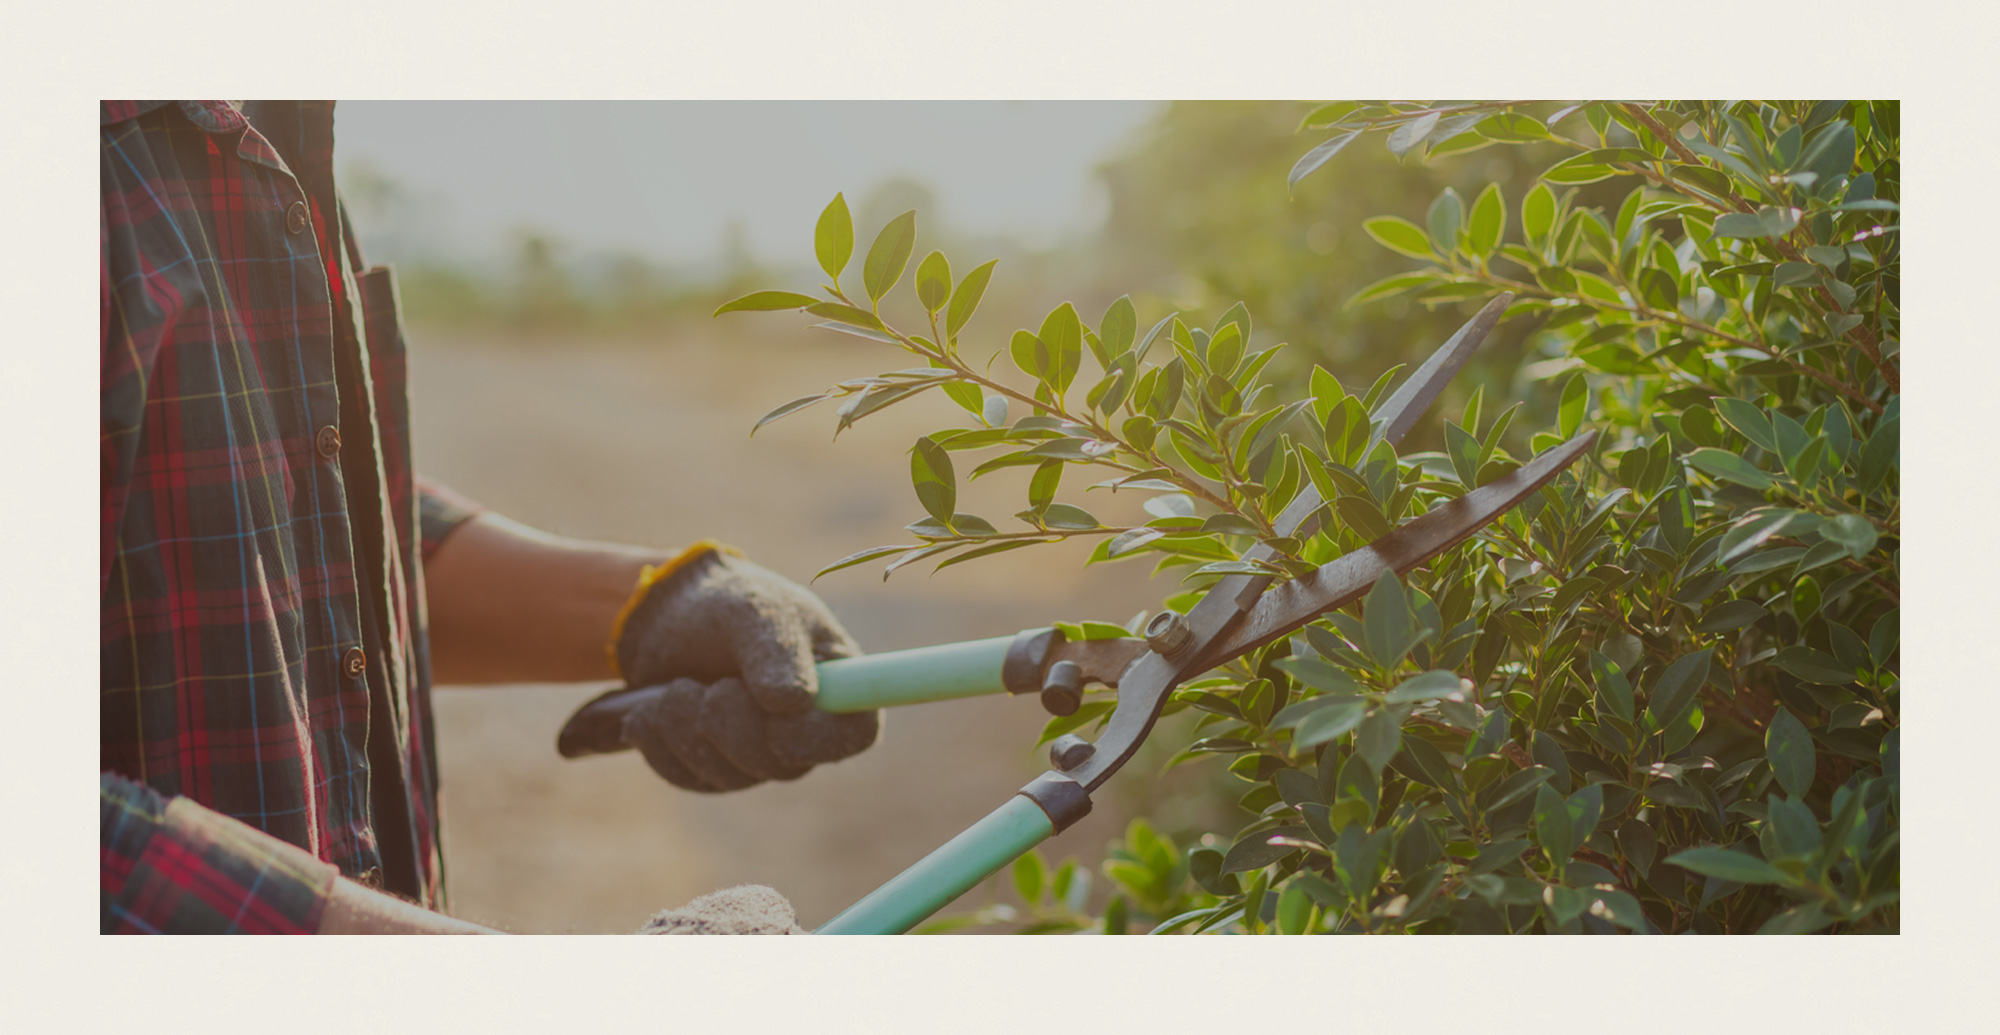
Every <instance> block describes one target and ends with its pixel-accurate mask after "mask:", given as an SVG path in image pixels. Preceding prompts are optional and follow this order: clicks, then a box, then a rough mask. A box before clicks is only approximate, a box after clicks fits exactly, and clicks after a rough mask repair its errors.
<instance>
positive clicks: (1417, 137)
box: [1386, 111, 1443, 158]
mask: <svg viewBox="0 0 2000 1035" xmlns="http://www.w3.org/2000/svg"><path fill="white" fill-rule="evenodd" d="M1442 116H1443V113H1442V112H1436V111H1433V112H1426V113H1424V114H1422V115H1419V116H1417V117H1416V118H1414V119H1411V120H1410V121H1408V122H1405V123H1403V124H1402V125H1400V126H1397V127H1396V128H1395V129H1393V130H1391V131H1390V132H1389V139H1388V140H1387V141H1386V143H1387V144H1388V145H1389V150H1390V151H1391V152H1392V153H1394V154H1395V156H1396V157H1398V158H1401V157H1403V156H1404V155H1406V154H1408V153H1409V151H1410V149H1411V148H1413V147H1415V146H1417V145H1418V144H1421V143H1423V142H1424V138H1425V137H1428V136H1430V134H1431V130H1434V129H1436V128H1437V124H1438V119H1439V118H1441V117H1442Z"/></svg>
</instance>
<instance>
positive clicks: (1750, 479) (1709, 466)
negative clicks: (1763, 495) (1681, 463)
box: [1688, 447, 1777, 490]
mask: <svg viewBox="0 0 2000 1035" xmlns="http://www.w3.org/2000/svg"><path fill="white" fill-rule="evenodd" d="M1688 462H1689V463H1691V464H1693V465H1694V466H1695V468H1696V469H1697V470H1699V471H1701V472H1702V473H1703V474H1706V475H1708V476H1709V477H1711V478H1716V479H1719V480H1721V481H1725V482H1735V483H1736V484H1738V485H1743V486H1747V487H1749V488H1752V489H1758V490H1763V489H1768V488H1770V487H1771V486H1772V485H1775V484H1777V483H1776V482H1774V481H1772V480H1771V476H1770V475H1768V474H1765V473H1764V472H1763V471H1761V470H1759V469H1758V468H1757V466H1756V465H1754V464H1752V463H1751V462H1750V461H1748V460H1745V459H1743V458H1742V457H1740V456H1737V455H1736V454H1735V453H1730V452H1726V451H1724V450H1720V449H1708V448H1706V447H1704V448H1702V449H1697V450H1695V451H1694V452H1692V453H1690V454H1688Z"/></svg>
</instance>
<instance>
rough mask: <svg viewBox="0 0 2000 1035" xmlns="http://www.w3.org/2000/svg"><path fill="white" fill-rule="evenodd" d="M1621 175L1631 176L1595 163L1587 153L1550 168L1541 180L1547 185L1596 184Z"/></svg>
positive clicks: (1623, 171)
mask: <svg viewBox="0 0 2000 1035" xmlns="http://www.w3.org/2000/svg"><path fill="white" fill-rule="evenodd" d="M1621 175H1629V174H1628V173H1626V171H1625V170H1623V169H1617V168H1613V167H1612V166H1609V165H1605V164H1604V163H1602V162H1598V161H1593V160H1592V156H1591V155H1589V154H1587V153H1586V154H1580V155H1576V156H1575V157H1572V158H1566V159H1563V160H1562V161H1560V162H1557V163H1556V164H1554V165H1552V166H1549V167H1548V169H1547V170H1546V171H1544V172H1543V173H1542V176H1541V178H1542V181H1543V182H1545V183H1561V184H1576V183H1596V182H1597V181H1598V180H1608V179H1610V178H1611V177H1613V176H1621Z"/></svg>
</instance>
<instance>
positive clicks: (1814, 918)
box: [1757, 902, 1835, 934]
mask: <svg viewBox="0 0 2000 1035" xmlns="http://www.w3.org/2000/svg"><path fill="white" fill-rule="evenodd" d="M1834 919H1835V918H1834V917H1831V916H1828V915H1827V912H1826V910H1825V909H1823V908H1821V907H1820V904H1819V903H1817V902H1806V903H1802V904H1800V905H1796V906H1793V907H1792V908H1790V909H1787V910H1785V911H1784V912H1782V913H1779V914H1777V915H1775V916H1773V917H1771V919H1769V920H1766V921H1764V926H1762V927H1759V928H1757V933H1758V934H1811V933H1813V932H1814V931H1818V930H1820V929H1822V928H1824V927H1826V926H1828V925H1829V924H1832V923H1833V921H1834Z"/></svg>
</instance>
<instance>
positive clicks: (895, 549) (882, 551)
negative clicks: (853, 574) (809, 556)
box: [807, 543, 922, 582]
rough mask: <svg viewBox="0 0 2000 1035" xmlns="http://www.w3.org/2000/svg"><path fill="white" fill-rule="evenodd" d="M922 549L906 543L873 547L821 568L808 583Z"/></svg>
mask: <svg viewBox="0 0 2000 1035" xmlns="http://www.w3.org/2000/svg"><path fill="white" fill-rule="evenodd" d="M920 549H922V547H920V546H917V545H915V544H910V543H906V544H904V545H901V546H871V547H869V548H868V549H866V550H862V551H860V552H859V553H850V554H848V555H847V556H845V557H842V558H841V559H839V560H837V561H835V562H833V563H832V564H829V565H827V566H826V567H824V568H821V569H820V570H819V571H818V572H817V573H815V574H814V575H813V577H812V578H811V579H808V580H807V581H808V582H817V581H819V577H820V576H821V575H830V574H832V573H833V572H836V571H839V570H840V569H842V568H852V567H854V566H855V565H857V564H866V563H868V562H869V561H872V560H874V559H875V558H877V557H887V556H889V555H890V554H892V553H902V552H903V551H904V550H920Z"/></svg>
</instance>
